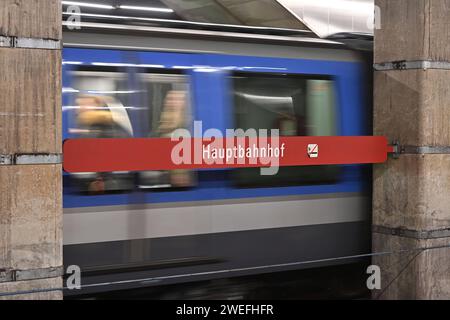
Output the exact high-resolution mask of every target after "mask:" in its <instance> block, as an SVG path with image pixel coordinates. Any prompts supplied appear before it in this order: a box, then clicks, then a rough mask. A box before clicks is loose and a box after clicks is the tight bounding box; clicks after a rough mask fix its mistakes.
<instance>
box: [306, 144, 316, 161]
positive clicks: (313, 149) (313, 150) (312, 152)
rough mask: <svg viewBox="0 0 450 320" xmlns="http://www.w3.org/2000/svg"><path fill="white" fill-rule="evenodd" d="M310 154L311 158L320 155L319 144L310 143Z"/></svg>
mask: <svg viewBox="0 0 450 320" xmlns="http://www.w3.org/2000/svg"><path fill="white" fill-rule="evenodd" d="M308 156H309V157H310V158H318V157H319V145H318V144H309V145H308Z"/></svg>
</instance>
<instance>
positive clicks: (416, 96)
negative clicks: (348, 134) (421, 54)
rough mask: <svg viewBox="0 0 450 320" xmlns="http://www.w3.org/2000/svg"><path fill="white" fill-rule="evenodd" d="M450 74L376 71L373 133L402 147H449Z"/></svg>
mask: <svg viewBox="0 0 450 320" xmlns="http://www.w3.org/2000/svg"><path fill="white" fill-rule="evenodd" d="M448 83H450V71H447V70H427V71H423V70H407V71H405V70H403V71H377V72H375V87H374V98H375V102H374V134H375V135H384V136H386V137H388V139H389V140H390V141H391V142H392V141H399V142H400V143H401V144H402V145H412V146H446V145H450V125H449V123H450V90H448Z"/></svg>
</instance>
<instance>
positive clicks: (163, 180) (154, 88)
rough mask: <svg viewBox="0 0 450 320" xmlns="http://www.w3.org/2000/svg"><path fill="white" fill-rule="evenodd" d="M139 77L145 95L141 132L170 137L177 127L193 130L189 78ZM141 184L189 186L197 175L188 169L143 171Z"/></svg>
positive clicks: (161, 74) (178, 76) (158, 74)
mask: <svg viewBox="0 0 450 320" xmlns="http://www.w3.org/2000/svg"><path fill="white" fill-rule="evenodd" d="M139 77H140V83H141V88H142V98H143V99H142V108H141V112H140V117H139V123H140V132H141V134H142V135H143V136H145V137H159V138H162V137H170V136H171V134H172V132H173V131H175V130H177V129H190V128H191V126H192V125H191V124H192V119H193V117H192V109H191V105H190V96H189V82H188V80H189V79H188V77H187V76H185V75H183V74H171V73H140V74H139ZM155 156H156V157H157V156H158V155H157V154H156V153H155ZM138 184H139V188H140V189H153V190H158V189H163V190H164V189H167V188H170V189H178V188H189V187H192V186H194V185H196V175H195V172H194V171H189V170H173V171H147V172H140V173H139V183H138Z"/></svg>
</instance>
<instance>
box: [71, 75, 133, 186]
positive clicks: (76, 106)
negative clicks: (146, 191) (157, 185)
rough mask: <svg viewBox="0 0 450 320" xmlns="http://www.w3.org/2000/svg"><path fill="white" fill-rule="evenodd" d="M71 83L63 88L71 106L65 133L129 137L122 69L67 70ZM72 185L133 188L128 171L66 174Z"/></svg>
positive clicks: (128, 92)
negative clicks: (67, 127) (70, 85)
mask: <svg viewBox="0 0 450 320" xmlns="http://www.w3.org/2000/svg"><path fill="white" fill-rule="evenodd" d="M70 76H71V82H72V87H71V88H65V89H64V93H65V94H69V95H70V99H69V100H70V101H71V104H72V105H71V106H64V111H65V112H67V113H68V121H69V122H68V124H69V129H68V133H69V136H70V137H71V138H75V139H83V138H131V137H133V135H134V130H133V125H132V122H131V119H130V110H131V109H133V106H131V105H130V102H131V95H132V94H133V91H131V90H129V89H128V77H127V74H126V73H122V72H118V71H117V70H104V69H96V68H93V69H89V68H85V69H81V68H80V69H79V70H76V71H73V72H71V73H70ZM70 181H71V185H72V187H73V188H74V189H75V190H76V191H78V192H82V193H87V194H92V195H96V194H104V193H112V192H128V191H130V190H132V189H133V188H134V177H133V174H132V173H131V172H112V173H100V172H86V173H77V174H71V175H70Z"/></svg>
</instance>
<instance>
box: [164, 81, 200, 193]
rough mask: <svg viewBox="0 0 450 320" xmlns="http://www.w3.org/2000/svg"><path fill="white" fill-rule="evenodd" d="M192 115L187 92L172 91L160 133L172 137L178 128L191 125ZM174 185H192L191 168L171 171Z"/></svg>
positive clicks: (171, 182)
mask: <svg viewBox="0 0 450 320" xmlns="http://www.w3.org/2000/svg"><path fill="white" fill-rule="evenodd" d="M189 121H190V115H189V112H188V108H187V94H186V92H184V91H175V90H173V91H170V92H169V93H168V94H167V96H166V99H165V101H164V107H163V110H162V112H161V118H160V122H159V128H158V133H159V136H160V137H167V138H170V137H171V135H172V133H173V132H174V131H175V130H177V129H185V128H188V127H189ZM169 174H170V184H171V185H172V187H179V188H183V187H190V186H192V185H193V177H192V172H191V171H189V170H172V171H170V173H169Z"/></svg>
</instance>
